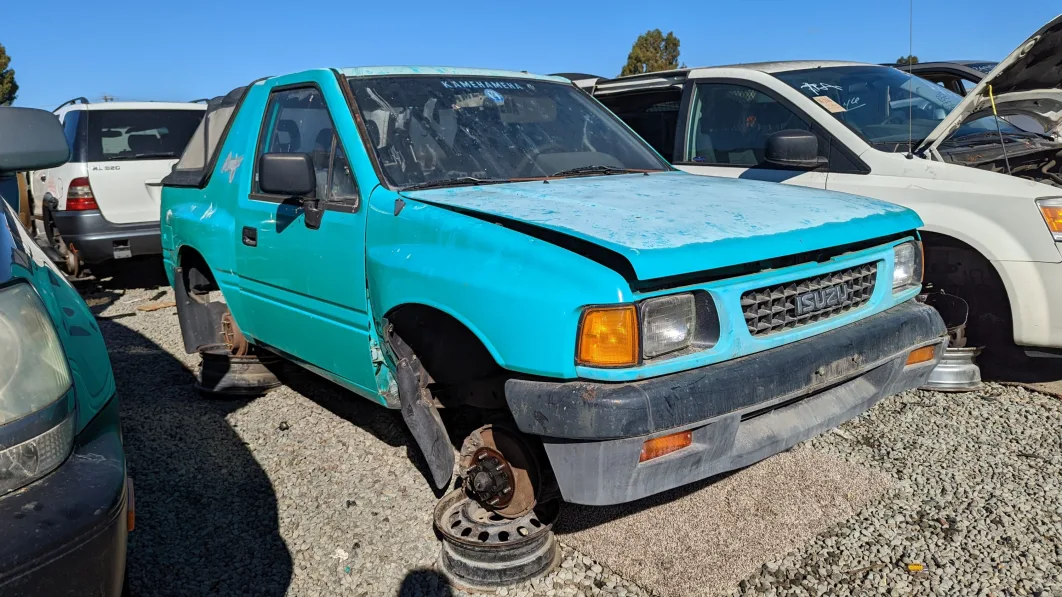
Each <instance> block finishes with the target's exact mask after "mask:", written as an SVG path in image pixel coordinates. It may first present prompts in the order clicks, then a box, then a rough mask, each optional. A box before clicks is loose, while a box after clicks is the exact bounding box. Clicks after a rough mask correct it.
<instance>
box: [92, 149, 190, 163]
mask: <svg viewBox="0 0 1062 597" xmlns="http://www.w3.org/2000/svg"><path fill="white" fill-rule="evenodd" d="M175 157H177V154H175V153H173V152H172V151H159V152H155V153H137V154H133V155H116V156H114V157H110V158H107V160H106V161H108V162H117V161H119V160H144V159H148V158H175Z"/></svg>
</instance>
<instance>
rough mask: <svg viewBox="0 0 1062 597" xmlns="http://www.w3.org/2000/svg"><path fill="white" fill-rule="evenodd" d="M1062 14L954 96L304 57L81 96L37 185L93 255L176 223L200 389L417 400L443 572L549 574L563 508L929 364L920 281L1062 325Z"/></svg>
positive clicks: (869, 76) (844, 76) (866, 78)
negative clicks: (141, 110) (1031, 123)
mask: <svg viewBox="0 0 1062 597" xmlns="http://www.w3.org/2000/svg"><path fill="white" fill-rule="evenodd" d="M1059 38H1062V18H1060V19H1056V20H1055V21H1052V23H1050V24H1049V25H1047V26H1046V27H1044V28H1043V29H1042V30H1041V31H1040V32H1038V33H1037V35H1036V36H1034V38H1033V39H1031V40H1030V41H1029V42H1027V43H1026V44H1023V46H1022V47H1021V48H1019V50H1016V51H1015V53H1014V54H1012V55H1011V56H1009V57H1007V58H1006V59H1005V60H1003V61H1002V62H1000V63H999V65H998V66H997V67H995V68H994V69H993V70H992V72H990V73H989V74H988V76H987V77H985V79H984V80H983V81H981V83H980V84H979V85H978V86H977V87H976V88H974V89H972V90H971V91H970V93H969V94H967V96H966V97H965V98H960V97H959V96H957V95H955V94H953V93H951V92H949V91H948V90H947V89H945V88H944V87H942V86H939V85H935V84H933V83H930V82H927V81H924V80H922V79H919V78H917V77H913V76H912V75H911V74H910V73H903V72H901V71H899V70H896V69H892V68H889V67H883V66H878V65H865V64H857V63H841V62H795V63H764V64H752V65H738V66H732V67H712V68H703V69H683V70H679V71H671V72H664V73H652V74H647V75H639V76H634V77H621V78H619V79H612V80H602V79H597V78H581V79H580V80H578V81H576V84H575V85H573V84H572V81H571V80H570V79H568V78H564V77H557V76H545V75H532V74H528V73H524V72H510V71H497V70H483V69H453V68H438V67H376V68H348V69H342V68H334V69H315V70H309V71H305V72H301V73H295V74H291V75H285V76H278V77H267V78H263V79H259V80H257V81H253V82H251V83H249V84H248V85H246V86H242V87H238V88H236V89H233V90H232V91H231V92H229V93H227V94H225V95H223V96H218V97H216V98H214V99H211V100H208V101H206V102H204V103H191V104H181V105H167V106H163V105H155V106H149V108H150V109H152V110H155V111H170V112H172V114H168V115H166V117H165V118H161V117H158V118H157V117H148V116H147V115H146V114H137V115H135V116H129V115H123V114H117V115H115V114H107V115H106V116H105V115H104V114H103V113H104V112H107V111H109V109H110V108H113V106H107V105H99V106H95V105H91V104H84V103H82V102H74V103H71V104H69V105H64V106H63V107H62V108H61V110H60V112H61V116H62V120H63V125H64V128H65V129H66V132H67V139H68V141H69V144H70V146H71V147H73V148H74V151H73V154H74V159H75V161H74V163H72V164H70V165H67V166H62V167H57V168H53V169H50V170H47V171H43V172H42V171H38V172H34V173H33V175H32V177H31V180H33V184H34V185H38V183H42V184H43V185H44V186H43V188H42V187H40V186H34V189H33V190H34V193H33V194H34V196H37V193H38V192H39V193H41V195H40V196H41V197H47V198H46V199H44V206H45V208H46V209H47V210H48V211H47V214H48V215H47V217H46V218H45V220H44V223H45V230H46V231H48V230H50V228H49V227H50V226H53V227H54V229H55V230H54V231H51V232H46V237H47V240H46V241H44V242H43V244H44V245H45V248H46V249H47V250H49V251H52V252H53V257H54V258H56V259H60V260H62V261H64V262H65V263H67V264H68V270H72V273H76V272H77V271H78V270H80V266H81V264H82V263H85V262H89V263H92V262H95V261H97V259H98V260H99V261H102V260H105V259H116V258H124V257H128V256H130V255H131V254H133V253H137V252H140V250H141V249H142V250H143V251H144V252H148V253H150V252H151V251H150V247H148V245H149V244H150V243H149V242H147V241H146V240H144V237H146V236H149V235H150V233H149V232H148V229H149V228H152V227H153V226H154V224H150V225H149V224H147V223H148V222H152V220H153V219H157V220H158V222H159V224H158V239H159V241H158V247H159V250H160V251H161V254H162V260H163V264H164V268H165V271H166V275H167V277H168V279H169V281H170V283H171V284H172V286H173V288H174V292H175V299H176V306H177V317H178V320H179V323H180V328H181V334H182V339H183V343H184V347H185V349H186V350H187V351H188V352H189V353H196V352H198V353H200V354H201V355H203V357H204V358H203V366H202V367H201V369H200V371H199V373H198V386H199V388H200V389H201V390H202V391H203V392H204V393H206V394H211V393H243V394H247V393H251V394H253V393H256V392H260V391H262V390H264V389H265V388H268V387H272V386H274V385H275V384H276V383H278V380H277V378H276V377H275V373H276V372H277V370H276V367H275V366H274V363H275V361H276V359H277V357H280V358H283V359H284V360H286V361H288V362H291V363H294V364H296V365H299V366H302V367H305V368H307V369H309V370H311V371H313V372H316V373H318V374H320V375H321V376H323V377H325V378H327V379H329V380H331V381H333V382H335V383H337V384H339V385H341V386H343V387H345V388H347V389H349V390H350V391H351V392H353V393H355V394H357V395H359V396H361V397H363V398H366V399H369V400H372V401H374V402H376V403H378V404H380V405H382V406H383V407H387V408H393V409H397V410H400V411H401V415H402V417H403V419H404V421H405V422H406V424H407V426H408V428H409V430H410V432H411V434H412V436H413V438H414V439H415V441H416V443H417V445H418V447H419V448H420V450H421V452H422V455H423V456H424V459H425V461H426V462H427V465H428V471H429V476H430V479H429V481H430V482H431V483H432V484H433V485H434V486H435V487H436V488H438V489H440V490H442V489H445V488H451V491H450V492H449V493H447V494H446V495H445V496H444V497H443V499H442V500H441V501H440V502H439V504H438V507H437V508H436V510H435V517H434V521H435V525H436V528H437V530H438V532H439V534H440V536H441V537H442V538H443V548H442V549H443V551H442V558H441V560H440V561H441V565H442V568H443V569H444V571H445V572H446V573H447V574H448V575H449V576H450V577H451V579H453V580H454V582H455V583H457V584H459V585H460V586H466V587H479V588H483V587H490V586H495V585H498V584H504V583H510V582H517V581H520V580H523V579H526V578H529V577H531V576H534V575H537V574H540V573H542V572H543V571H545V570H548V569H549V568H550V567H551V566H553V565H554V563H555V561H556V555H557V546H556V544H555V542H554V540H553V536H552V533H551V531H550V529H551V525H552V523H553V520H554V519H555V517H556V513H557V508H556V504H557V502H558V501H559V500H561V499H563V500H567V501H570V502H575V503H581V504H590V505H603V504H616V503H622V502H628V501H632V500H636V499H639V498H642V497H645V496H648V495H652V494H655V493H658V492H661V491H664V490H666V489H670V488H673V487H677V486H681V485H685V484H688V483H691V482H694V481H696V480H699V479H703V478H706V477H709V476H711V475H715V474H718V473H721V472H725V471H729V470H733V469H736V468H740V467H744V466H747V465H750V464H752V463H755V462H757V461H759V460H761V459H763V458H766V457H768V456H770V455H772V454H775V453H777V452H779V451H781V450H784V449H787V448H788V447H790V446H792V445H794V444H796V443H798V442H800V441H802V440H804V439H807V438H809V437H811V436H813V435H815V434H818V433H821V432H823V431H825V430H827V429H830V428H832V427H834V426H836V425H839V424H840V423H843V422H844V421H846V420H848V419H850V418H852V417H855V416H857V415H858V414H860V413H861V412H863V411H865V410H866V409H868V408H870V407H871V406H873V405H874V404H875V403H876V402H877V401H879V400H881V399H882V398H884V397H885V396H888V395H891V394H895V393H898V392H901V391H904V390H907V389H911V388H915V387H919V386H921V385H923V384H924V383H925V382H926V380H927V379H928V378H929V376H930V374H931V372H932V371H933V369H934V367H935V366H936V365H937V363H939V362H940V360H941V358H942V355H943V354H944V351H945V348H946V347H947V345H948V341H949V336H948V330H947V328H946V325H945V322H944V321H942V319H941V316H940V315H939V314H938V312H937V311H936V310H934V309H933V308H931V307H929V306H927V305H926V304H923V303H922V302H921V301H920V300H919V296H920V295H921V294H922V293H923V275H925V277H926V279H927V281H930V282H932V283H933V284H934V285H935V286H938V287H939V288H942V289H944V290H945V291H947V292H949V293H954V294H957V295H959V296H962V297H963V298H965V299H966V300H967V301H969V302H970V303H971V308H972V313H973V316H974V321H975V323H976V325H975V326H973V328H972V329H971V333H975V334H977V336H976V341H979V342H980V341H988V340H992V341H998V340H1000V339H1001V336H1008V337H1009V336H1012V337H1013V339H1014V341H1016V342H1017V343H1018V344H1019V345H1022V346H1026V347H1029V348H1030V349H1035V350H1038V351H1042V352H1044V351H1051V350H1054V349H1055V348H1062V327H1060V324H1058V323H1057V320H1058V318H1057V317H1053V316H1052V315H1053V312H1054V310H1056V309H1058V308H1062V288H1056V287H1055V286H1056V283H1055V282H1054V279H1055V278H1057V276H1054V275H1053V273H1054V269H1053V268H1057V267H1062V255H1060V253H1059V250H1058V248H1057V246H1056V244H1055V235H1056V234H1062V203H1058V204H1056V201H1057V199H1055V197H1062V192H1059V191H1058V190H1057V188H1056V187H1053V186H1050V185H1049V183H1050V182H1051V181H1052V180H1054V179H1055V177H1056V176H1057V173H1056V172H1055V171H1054V170H1052V169H1051V168H1050V167H1048V164H1046V163H1044V164H1043V167H1040V168H1037V169H1032V168H1026V166H1027V165H1028V164H1030V163H1036V164H1041V162H1038V161H1036V160H1042V159H1046V158H1043V156H1044V155H1046V154H1044V153H1042V152H1050V151H1057V148H1056V146H1057V147H1058V148H1062V144H1059V143H1058V140H1057V138H1056V137H1055V135H1056V134H1057V131H1056V130H1055V127H1056V126H1057V122H1055V121H1053V120H1051V118H1053V117H1052V116H1051V114H1054V113H1055V112H1050V111H1047V112H1044V113H1041V112H1040V109H1041V108H1042V107H1043V106H1044V105H1045V104H1044V102H1045V101H1048V100H1050V99H1051V98H1054V97H1055V94H1056V93H1058V91H1057V89H1058V87H1059V82H1060V80H1062V78H1060V77H1059V76H1058V75H1059V73H1057V72H1056V73H1054V75H1053V76H1054V79H1051V78H1050V76H1051V75H1050V74H1049V73H1048V74H1044V73H1045V72H1047V71H1048V70H1049V69H1044V68H1043V65H1044V64H1046V63H1045V62H1044V61H1045V60H1048V58H1045V56H1046V55H1047V54H1049V53H1050V52H1049V51H1045V49H1044V48H1045V47H1046V48H1047V49H1048V50H1050V49H1051V48H1055V49H1057V48H1059V44H1058V39H1059ZM1056 62H1057V61H1056ZM1023 69H1025V70H1029V69H1031V70H1032V72H1034V73H1039V75H1037V76H1035V77H1031V76H1029V75H1028V74H1025V75H1023V74H1021V73H1022V72H1024V71H1023ZM988 85H994V88H993V90H994V93H993V99H994V101H995V102H996V107H995V108H993V110H996V111H995V112H986V111H985V108H984V105H983V97H984V89H987V86H988ZM595 98H596V99H595ZM94 106H95V107H94ZM606 107H607V108H610V109H611V111H609V110H608V109H606ZM1000 111H1001V112H1002V114H1001V116H1000V117H997V116H995V115H994V114H996V113H999V112H1000ZM96 112H100V113H99V114H96ZM1011 112H1021V113H1023V114H1026V115H1027V116H1029V117H1032V118H1037V119H1038V122H1043V124H1044V132H1041V133H1029V132H1028V131H1026V130H1020V129H1017V128H1016V127H1013V126H1011V125H1010V124H1009V123H1008V122H1007V121H1006V120H1004V119H1003V118H1002V116H1006V115H1007V114H1010V113H1011ZM111 118H113V119H114V122H113V123H110V120H108V119H111ZM101 123H102V124H101ZM635 133H638V134H635ZM989 133H991V134H994V135H998V139H997V142H996V143H995V144H993V143H989V142H988V141H987V139H988V135H989ZM639 135H641V136H639ZM179 138H186V139H188V140H189V141H188V142H187V144H186V145H183V151H182V152H181V156H180V159H179V160H178V161H177V162H176V163H173V161H172V158H173V156H175V155H176V154H177V151H176V150H175V149H174V148H175V145H174V143H176V140H177V139H179ZM100 152H102V153H100ZM996 153H999V154H1001V155H1000V156H998V159H1002V160H1003V161H1004V163H1005V164H1006V169H1007V172H1008V173H1009V174H1000V173H998V172H994V171H992V170H995V169H997V168H996V162H997V161H998V160H997V156H996ZM163 154H165V155H163ZM974 154H976V155H977V156H978V157H977V158H976V160H975V159H974V158H973V157H971V156H973V155H974ZM101 156H102V158H104V159H99V158H101ZM1011 157H1013V159H1014V160H1013V161H1010V160H1011ZM156 158H158V159H159V161H157V162H153V163H151V164H144V165H139V164H138V163H139V162H141V161H145V162H146V161H152V160H155V159H156ZM78 160H80V161H78ZM978 160H980V161H978ZM125 164H130V166H129V167H127V168H126V167H125ZM134 164H137V165H135V166H134ZM171 165H172V166H171ZM123 168H124V170H123ZM160 168H161V169H162V170H160ZM64 169H65V170H64ZM163 170H168V173H166V172H164V171H163ZM1034 170H1035V172H1034ZM121 172H125V174H120V173H121ZM1037 172H1039V173H1041V174H1042V176H1041V174H1037ZM129 173H133V175H132V176H131V177H130V178H129V179H128V180H126V179H124V178H122V177H124V176H126V174H129ZM698 175H707V176H698ZM134 178H135V181H134V180H133V179H134ZM141 178H142V179H143V180H141ZM1023 178H1032V179H1035V180H1026V179H1023ZM777 183H785V184H777ZM838 191H843V192H838ZM105 192H106V193H107V194H106V196H105V195H104V193H105ZM134 197H139V198H141V203H139V204H135V201H133V198H134ZM112 198H113V199H112ZM112 201H113V203H112ZM123 201H124V203H123ZM153 202H157V203H153ZM72 206H73V207H72ZM82 206H88V207H85V208H84V209H79V207H82ZM77 211H81V212H85V213H83V214H74V213H71V212H77ZM89 212H92V213H91V214H89ZM149 212H150V213H149ZM86 214H87V215H86ZM123 226H126V227H128V228H123ZM152 229H153V228H152ZM1056 229H1057V230H1056ZM126 231H129V234H128V235H126V236H123V233H124V232H126ZM56 237H58V238H59V239H60V240H59V241H58V242H56V240H55V238H56ZM1060 238H1062V237H1060ZM137 247H140V248H141V249H137ZM64 251H65V252H64ZM71 256H73V257H71ZM90 256H91V257H90ZM53 269H54V268H53ZM0 285H2V283H0ZM29 292H31V293H32V291H29ZM38 292H39V291H38ZM2 293H3V289H0V298H2V297H3V294H2ZM3 317H4V315H3V314H2V312H0V323H3V321H4V319H3ZM1000 330H1002V333H1000ZM107 372H108V374H109V366H108V367H107ZM749 380H755V382H754V383H750V382H749ZM0 390H2V387H0ZM3 397H4V395H3V394H2V393H0V398H3ZM0 406H2V403H0ZM7 427H8V425H5V424H0V433H2V432H3V431H4V430H5V428H7ZM451 438H457V439H459V441H458V442H457V444H456V445H455V444H453V443H451ZM3 463H4V461H3V460H0V466H2V465H3ZM455 465H457V466H456V468H455ZM455 470H456V471H458V474H457V475H456V477H457V478H456V479H455V478H454V477H455V475H454V471H455ZM0 472H2V470H0ZM0 478H2V475H0ZM31 487H32V486H31ZM24 491H28V489H26V490H24ZM13 495H16V496H17V495H22V494H13ZM9 499H13V498H12V497H0V507H4V506H5V503H4V502H5V500H9ZM500 562H503V563H504V562H507V563H509V564H511V565H509V566H499V563H500ZM3 573H4V570H2V569H0V582H3V579H4V577H3V576H2V575H3Z"/></svg>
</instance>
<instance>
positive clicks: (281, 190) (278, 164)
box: [258, 153, 324, 230]
mask: <svg viewBox="0 0 1062 597" xmlns="http://www.w3.org/2000/svg"><path fill="white" fill-rule="evenodd" d="M258 188H259V189H261V191H262V192H263V193H269V194H271V195H283V196H285V197H294V198H297V199H299V201H300V202H301V203H302V213H303V216H304V217H303V221H304V222H305V223H306V227H307V228H309V229H310V230H317V229H318V228H320V227H321V218H322V217H323V216H324V210H323V209H321V204H320V203H319V202H318V200H317V171H316V170H314V167H313V158H312V157H310V154H308V153H266V154H262V157H261V158H259V160H258Z"/></svg>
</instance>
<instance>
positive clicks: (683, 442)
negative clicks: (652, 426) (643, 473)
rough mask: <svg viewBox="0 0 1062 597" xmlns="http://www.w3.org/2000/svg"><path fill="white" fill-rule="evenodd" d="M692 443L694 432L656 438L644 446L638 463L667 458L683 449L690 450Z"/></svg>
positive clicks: (680, 432) (682, 432)
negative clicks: (662, 457)
mask: <svg viewBox="0 0 1062 597" xmlns="http://www.w3.org/2000/svg"><path fill="white" fill-rule="evenodd" d="M692 443H693V432H692V431H679V432H678V433H672V434H671V435H665V436H663V437H654V438H653V439H651V440H647V441H646V442H645V443H644V444H642V455H641V457H639V458H638V462H645V461H646V460H652V459H654V458H660V457H661V456H666V455H668V454H670V453H672V452H678V451H679V450H681V449H682V448H688V447H689V446H690V445H691V444H692Z"/></svg>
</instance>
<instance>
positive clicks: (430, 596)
mask: <svg viewBox="0 0 1062 597" xmlns="http://www.w3.org/2000/svg"><path fill="white" fill-rule="evenodd" d="M451 595H453V589H452V588H451V587H450V581H448V580H446V577H445V576H443V575H442V574H439V573H438V572H436V571H434V570H427V569H423V568H422V569H418V570H410V571H409V573H408V574H406V577H405V578H403V579H402V585H401V586H400V587H399V588H398V597H451Z"/></svg>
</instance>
